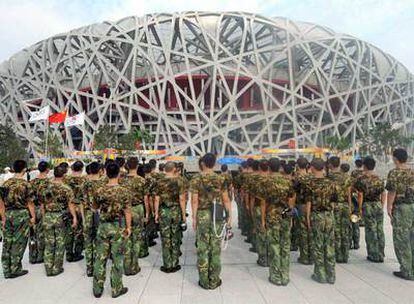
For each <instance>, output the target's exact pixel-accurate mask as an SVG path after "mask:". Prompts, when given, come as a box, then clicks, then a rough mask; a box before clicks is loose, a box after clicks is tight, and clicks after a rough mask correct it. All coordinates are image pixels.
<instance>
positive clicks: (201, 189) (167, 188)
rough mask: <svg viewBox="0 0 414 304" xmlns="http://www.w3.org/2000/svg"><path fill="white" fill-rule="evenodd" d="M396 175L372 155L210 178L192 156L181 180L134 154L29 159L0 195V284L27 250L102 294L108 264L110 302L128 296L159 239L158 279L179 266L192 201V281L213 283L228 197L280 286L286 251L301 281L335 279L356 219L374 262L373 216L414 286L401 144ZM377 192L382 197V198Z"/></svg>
mask: <svg viewBox="0 0 414 304" xmlns="http://www.w3.org/2000/svg"><path fill="white" fill-rule="evenodd" d="M393 159H394V162H395V165H396V167H395V169H393V170H391V171H390V172H389V174H388V177H387V179H386V181H385V180H384V179H382V178H380V177H379V176H378V175H377V174H376V173H375V171H374V170H375V165H376V162H375V160H374V159H373V158H372V157H365V158H364V159H363V160H361V161H358V164H357V168H356V169H355V170H354V171H352V172H351V174H349V173H348V172H349V169H350V168H349V165H348V166H347V165H346V164H341V162H340V159H339V158H338V157H336V156H333V157H330V158H329V159H328V160H327V161H323V160H322V159H318V158H315V159H313V160H312V161H311V162H310V163H309V162H308V160H307V159H305V158H303V157H301V158H299V159H298V160H297V161H295V162H285V161H282V160H279V159H277V158H271V159H269V160H260V161H258V160H253V159H248V160H247V161H245V162H243V163H242V164H241V166H240V169H239V172H237V173H235V174H234V172H233V174H230V172H228V167H227V166H226V165H223V166H222V167H221V172H220V173H216V172H214V168H215V166H216V156H215V155H213V154H211V153H208V154H206V155H204V156H203V157H202V158H200V161H199V167H200V172H199V173H197V174H195V175H194V176H192V178H191V179H189V178H188V177H187V176H185V175H183V174H182V173H183V172H182V171H183V166H182V164H177V163H174V162H167V163H166V164H163V165H162V166H161V165H160V166H159V170H158V171H157V170H156V162H155V161H153V160H152V161H150V162H149V163H148V164H146V165H142V164H140V163H139V161H138V159H137V158H136V157H130V158H129V159H128V160H127V161H126V162H125V160H123V159H116V160H115V161H114V160H108V161H107V162H106V163H105V165H102V164H100V163H98V162H92V163H90V164H88V165H87V166H86V168H85V169H86V173H87V175H83V171H84V164H83V163H82V162H81V161H76V162H74V163H73V164H72V166H71V173H70V174H68V171H69V165H68V164H67V163H62V164H60V165H58V166H56V167H55V168H53V176H54V177H53V178H49V170H50V169H49V164H48V163H47V162H44V161H42V162H40V163H39V164H38V170H39V172H40V173H39V175H38V176H37V178H35V179H34V180H32V181H30V182H28V181H27V180H26V175H25V170H26V162H25V161H22V160H18V161H16V162H15V163H14V166H13V169H14V172H15V175H14V177H13V178H11V179H9V180H8V181H6V182H5V183H4V185H3V186H2V188H1V193H0V194H1V199H0V216H1V220H2V230H3V238H4V240H3V251H2V267H3V274H4V277H5V278H7V279H12V278H16V277H19V276H22V275H25V274H27V273H28V271H27V270H24V269H23V268H22V258H23V255H24V252H25V250H26V247H27V244H28V243H29V262H30V263H33V264H36V263H44V265H45V270H46V275H47V276H57V275H59V274H61V273H62V272H63V271H64V269H63V264H64V263H63V262H64V257H65V256H66V260H67V261H68V262H72V263H73V262H78V261H81V260H83V259H85V262H86V263H85V264H86V267H85V268H86V269H85V270H86V275H87V276H88V277H93V294H94V296H95V297H101V295H102V293H103V289H104V282H105V277H106V263H107V260H108V259H111V260H112V269H111V274H110V276H111V288H112V297H119V296H121V295H123V294H125V293H126V292H127V291H128V288H126V287H124V285H123V282H122V276H123V275H127V276H132V275H136V274H137V273H139V272H140V270H141V269H140V266H139V259H140V258H143V257H146V256H148V254H149V252H148V247H150V246H153V245H155V243H156V242H155V239H156V238H157V237H158V232H159V234H160V237H161V245H162V259H163V265H162V266H161V268H160V270H161V271H163V272H165V273H173V272H176V271H179V270H180V269H181V266H180V265H179V257H180V255H181V254H182V253H181V244H182V237H183V231H185V230H186V229H187V224H186V222H187V216H188V214H187V201H190V202H191V209H192V213H191V214H192V224H193V228H194V229H195V231H196V248H197V257H198V260H197V268H198V271H199V285H200V286H201V287H202V288H205V289H215V288H217V287H219V286H220V285H221V283H222V282H221V279H220V272H221V261H220V254H221V249H222V245H223V242H224V241H226V240H228V239H229V238H230V237H231V235H232V233H231V223H232V208H231V198H232V197H234V198H235V201H236V203H237V210H238V224H239V228H240V229H241V233H242V235H243V236H246V237H247V239H246V241H247V242H249V243H251V245H252V247H251V248H250V251H252V252H256V253H257V255H258V260H257V263H258V264H259V265H260V266H263V267H269V281H270V282H271V283H273V284H275V285H283V286H284V285H287V284H288V283H289V267H290V256H291V254H290V252H291V250H296V249H298V250H299V258H298V262H299V263H301V264H305V265H311V264H314V273H313V275H312V279H313V280H315V281H317V282H319V283H330V284H333V283H335V264H336V263H347V262H348V259H349V250H351V249H358V248H359V224H360V223H358V219H360V220H361V222H363V223H364V226H365V240H366V244H367V246H366V247H367V259H368V260H369V261H371V262H374V263H382V262H384V247H385V240H384V230H383V221H384V213H383V209H384V206H385V204H386V203H387V213H388V215H389V216H390V217H391V220H392V226H393V239H394V248H395V252H396V255H397V258H398V261H399V263H400V266H401V268H400V271H395V272H394V275H395V276H397V277H400V278H403V279H406V280H414V264H413V256H414V245H413V244H412V235H414V171H413V170H412V169H409V168H408V167H407V165H406V162H407V159H408V155H407V152H406V151H405V150H403V149H396V150H395V151H394V153H393ZM385 190H387V191H388V195H386V192H385Z"/></svg>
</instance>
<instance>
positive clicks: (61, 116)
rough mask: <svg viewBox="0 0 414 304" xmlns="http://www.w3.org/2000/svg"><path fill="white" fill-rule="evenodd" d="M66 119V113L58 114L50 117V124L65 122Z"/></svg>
mask: <svg viewBox="0 0 414 304" xmlns="http://www.w3.org/2000/svg"><path fill="white" fill-rule="evenodd" d="M65 119H66V111H63V112H58V113H55V114H52V115H50V116H49V123H50V124H58V123H62V122H64V121H65Z"/></svg>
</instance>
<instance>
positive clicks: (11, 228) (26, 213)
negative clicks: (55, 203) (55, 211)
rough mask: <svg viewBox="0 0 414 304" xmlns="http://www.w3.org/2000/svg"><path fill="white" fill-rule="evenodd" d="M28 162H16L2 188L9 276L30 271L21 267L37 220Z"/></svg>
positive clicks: (0, 202) (5, 261)
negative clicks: (27, 178) (31, 230)
mask: <svg viewBox="0 0 414 304" xmlns="http://www.w3.org/2000/svg"><path fill="white" fill-rule="evenodd" d="M25 169H26V162H25V161H23V160H17V161H15V162H14V164H13V170H14V172H15V176H14V177H12V178H10V179H9V180H7V181H6V182H5V183H4V184H3V186H2V189H1V192H2V193H1V199H0V217H1V220H2V228H3V251H2V257H1V261H2V265H3V275H4V277H5V278H6V279H12V278H17V277H19V276H22V275H25V274H27V273H28V271H27V270H23V269H22V259H23V254H24V251H25V250H26V246H27V241H28V237H29V225H34V224H35V221H36V215H35V207H34V204H33V202H32V193H31V188H30V185H29V183H28V182H27V181H26V179H25V177H26V172H25Z"/></svg>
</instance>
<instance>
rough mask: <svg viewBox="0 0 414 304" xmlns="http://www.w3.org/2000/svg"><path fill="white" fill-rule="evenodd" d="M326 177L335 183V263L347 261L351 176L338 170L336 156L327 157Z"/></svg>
mask: <svg viewBox="0 0 414 304" xmlns="http://www.w3.org/2000/svg"><path fill="white" fill-rule="evenodd" d="M328 163H329V171H330V173H329V175H328V177H329V178H330V179H332V181H333V182H334V183H335V184H336V185H337V187H338V190H339V192H338V193H337V201H336V202H335V204H334V217H335V256H336V262H337V263H348V258H349V248H350V244H349V241H350V238H349V235H350V231H351V230H350V229H351V221H350V215H351V186H352V181H351V178H350V177H349V176H348V175H347V174H345V173H343V172H341V171H340V168H339V166H340V163H341V162H340V159H339V157H337V156H332V157H330V158H329V161H328Z"/></svg>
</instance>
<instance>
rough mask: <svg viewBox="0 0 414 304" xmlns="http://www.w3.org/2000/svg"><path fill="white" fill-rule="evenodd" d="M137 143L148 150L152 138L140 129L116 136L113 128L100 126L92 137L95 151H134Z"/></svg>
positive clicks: (152, 140) (146, 131)
mask: <svg viewBox="0 0 414 304" xmlns="http://www.w3.org/2000/svg"><path fill="white" fill-rule="evenodd" d="M138 143H140V144H142V145H143V147H144V149H148V148H149V147H150V146H152V144H153V143H154V136H153V135H151V133H150V132H149V131H148V130H141V129H140V128H135V129H132V130H131V131H129V132H128V133H126V134H117V132H116V131H115V130H114V128H112V127H110V126H102V127H101V128H99V129H98V131H97V132H96V133H95V137H94V149H96V150H104V149H107V148H111V149H117V150H122V151H135V150H137V147H138Z"/></svg>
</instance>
